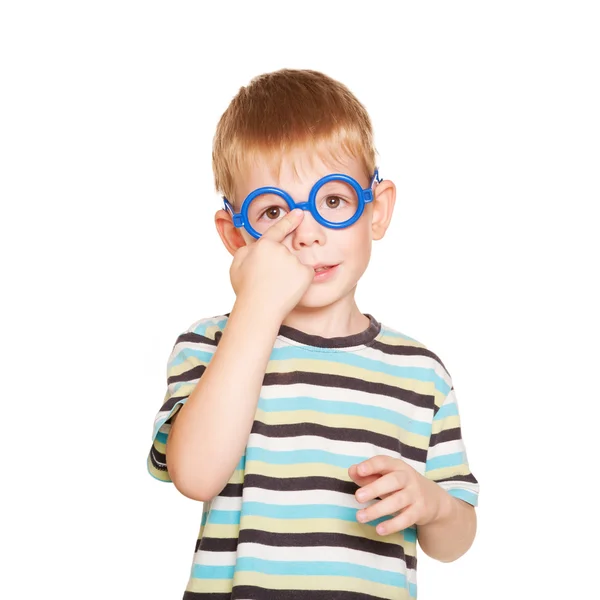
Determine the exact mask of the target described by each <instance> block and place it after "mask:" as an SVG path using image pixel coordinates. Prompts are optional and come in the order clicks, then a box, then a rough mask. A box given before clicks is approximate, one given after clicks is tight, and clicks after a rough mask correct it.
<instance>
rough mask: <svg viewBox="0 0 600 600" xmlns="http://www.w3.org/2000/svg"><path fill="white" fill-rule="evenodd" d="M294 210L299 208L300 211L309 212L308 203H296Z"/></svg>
mask: <svg viewBox="0 0 600 600" xmlns="http://www.w3.org/2000/svg"><path fill="white" fill-rule="evenodd" d="M295 204H296V208H301V209H302V210H308V211H310V202H309V201H308V200H307V201H306V202H296V203H295Z"/></svg>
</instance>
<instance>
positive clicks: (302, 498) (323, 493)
mask: <svg viewBox="0 0 600 600" xmlns="http://www.w3.org/2000/svg"><path fill="white" fill-rule="evenodd" d="M244 501H245V502H264V503H265V504H278V505H282V506H283V505H285V506H294V505H302V504H333V505H335V506H345V507H347V508H355V509H357V510H358V509H361V508H366V507H367V506H370V505H371V504H374V503H375V502H378V500H377V499H376V498H375V499H373V500H371V501H369V502H358V501H357V500H356V498H355V497H354V495H352V494H344V493H342V492H334V491H331V490H300V491H293V490H290V491H276V490H267V489H265V488H255V487H246V488H244Z"/></svg>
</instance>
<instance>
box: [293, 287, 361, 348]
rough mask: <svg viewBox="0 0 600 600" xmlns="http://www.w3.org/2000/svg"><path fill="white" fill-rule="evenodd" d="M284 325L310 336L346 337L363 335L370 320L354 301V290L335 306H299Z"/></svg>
mask: <svg viewBox="0 0 600 600" xmlns="http://www.w3.org/2000/svg"><path fill="white" fill-rule="evenodd" d="M282 325H287V326H288V327H293V328H294V329H298V330H299V331H302V332H304V333H307V334H309V335H319V336H321V337H326V338H331V337H346V336H349V335H354V334H356V333H361V332H362V331H364V330H365V329H367V327H368V326H369V318H368V317H366V316H365V315H363V314H362V312H361V311H360V310H359V309H358V306H357V305H356V301H355V300H354V290H353V292H352V293H351V294H347V295H346V296H345V297H344V298H340V299H339V300H337V301H336V302H334V303H333V304H330V305H328V306H321V307H318V308H312V307H304V306H297V307H296V308H294V310H292V312H291V313H290V314H289V315H288V316H287V317H286V318H285V319H284V320H283V323H282Z"/></svg>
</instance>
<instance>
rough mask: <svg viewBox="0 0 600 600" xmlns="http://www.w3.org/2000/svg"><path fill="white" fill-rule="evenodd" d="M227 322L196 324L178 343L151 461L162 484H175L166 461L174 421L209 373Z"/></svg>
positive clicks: (156, 420)
mask: <svg viewBox="0 0 600 600" xmlns="http://www.w3.org/2000/svg"><path fill="white" fill-rule="evenodd" d="M226 321H227V317H226V316H223V317H212V318H209V319H203V320H200V321H196V323H194V324H193V325H191V326H190V327H189V328H188V330H187V331H185V332H184V333H182V334H181V335H180V336H179V337H178V338H177V340H176V341H175V344H174V346H173V349H172V351H171V354H170V356H169V359H168V361H167V391H166V394H165V397H164V400H163V403H162V406H161V407H160V409H159V411H158V413H157V414H156V417H155V418H154V427H153V429H152V446H151V448H150V452H149V454H148V458H147V465H148V472H149V473H150V475H152V476H153V477H154V478H156V479H158V480H159V481H164V482H167V483H169V482H171V481H172V480H171V477H170V476H169V472H168V470H167V458H166V446H167V439H168V437H169V431H170V430H171V422H172V420H173V417H174V416H175V415H176V414H177V412H178V411H179V409H180V408H181V407H182V406H183V405H184V404H185V402H186V400H187V399H188V398H189V396H190V394H191V393H192V392H193V391H194V388H195V387H196V385H197V383H198V381H199V380H200V377H202V375H203V373H204V371H205V370H206V367H207V365H208V363H209V362H210V359H211V358H212V356H213V354H214V353H215V350H216V348H217V344H218V342H219V340H220V338H221V335H222V332H223V328H224V326H225V323H226Z"/></svg>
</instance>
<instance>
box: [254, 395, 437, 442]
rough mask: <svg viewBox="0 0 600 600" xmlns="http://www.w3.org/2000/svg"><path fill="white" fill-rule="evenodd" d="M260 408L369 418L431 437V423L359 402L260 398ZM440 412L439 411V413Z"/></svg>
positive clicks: (305, 398)
mask: <svg viewBox="0 0 600 600" xmlns="http://www.w3.org/2000/svg"><path fill="white" fill-rule="evenodd" d="M258 408H260V409H261V410H264V411H265V412H285V411H294V410H314V411H316V412H320V413H325V414H328V415H350V416H354V417H368V418H370V419H379V420H380V421H384V422H386V423H393V424H394V425H398V426H399V427H402V429H404V430H405V431H409V432H411V433H415V434H417V435H424V436H427V437H429V436H430V435H431V423H428V422H425V421H416V420H412V419H409V418H408V417H405V416H404V415H402V414H400V413H397V412H395V411H393V410H389V409H387V408H380V407H379V406H367V405H365V404H358V403H357V402H338V401H335V400H319V399H317V398H311V397H309V396H295V397H293V398H259V400H258ZM438 412H439V411H438Z"/></svg>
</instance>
